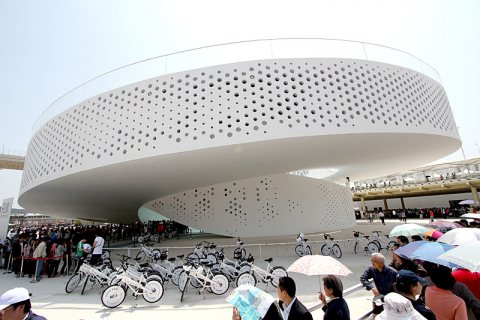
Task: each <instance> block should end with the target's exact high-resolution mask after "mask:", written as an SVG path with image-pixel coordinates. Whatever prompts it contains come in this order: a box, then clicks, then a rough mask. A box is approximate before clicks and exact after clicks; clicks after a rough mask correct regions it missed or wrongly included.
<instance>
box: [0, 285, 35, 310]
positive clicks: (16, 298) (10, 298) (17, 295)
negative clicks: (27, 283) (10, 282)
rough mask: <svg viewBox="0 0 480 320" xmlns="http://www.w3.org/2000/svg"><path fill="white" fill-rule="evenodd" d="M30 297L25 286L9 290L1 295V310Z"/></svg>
mask: <svg viewBox="0 0 480 320" xmlns="http://www.w3.org/2000/svg"><path fill="white" fill-rule="evenodd" d="M29 299H30V294H29V293H28V290H27V289H25V288H15V289H11V290H8V291H7V292H5V293H4V294H2V296H1V297H0V310H3V309H5V308H6V307H8V306H11V305H12V304H14V303H17V302H22V301H25V300H29Z"/></svg>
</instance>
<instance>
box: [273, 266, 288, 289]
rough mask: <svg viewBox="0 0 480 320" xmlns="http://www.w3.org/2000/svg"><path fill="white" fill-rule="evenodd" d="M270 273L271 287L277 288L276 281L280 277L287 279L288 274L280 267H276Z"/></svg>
mask: <svg viewBox="0 0 480 320" xmlns="http://www.w3.org/2000/svg"><path fill="white" fill-rule="evenodd" d="M270 273H271V274H272V276H273V277H272V280H270V283H271V284H272V286H274V287H275V288H276V287H277V286H278V280H279V279H280V278H281V277H288V273H287V271H286V270H285V268H284V267H280V266H277V267H273V268H272V270H271V271H270Z"/></svg>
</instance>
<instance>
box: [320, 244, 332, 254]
mask: <svg viewBox="0 0 480 320" xmlns="http://www.w3.org/2000/svg"><path fill="white" fill-rule="evenodd" d="M320 252H322V254H323V255H324V256H329V255H330V253H332V247H331V246H329V245H327V244H326V243H325V244H324V245H323V246H322V249H320Z"/></svg>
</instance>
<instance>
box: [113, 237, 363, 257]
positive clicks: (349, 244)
mask: <svg viewBox="0 0 480 320" xmlns="http://www.w3.org/2000/svg"><path fill="white" fill-rule="evenodd" d="M355 241H356V240H355V239H339V240H334V243H337V244H338V245H339V246H340V248H341V249H342V251H346V252H349V253H353V246H354V244H355ZM324 243H325V241H324V240H314V241H309V242H308V244H309V245H311V246H313V245H315V244H320V245H322V244H324ZM297 244H298V243H297V242H274V243H252V244H244V245H243V247H244V248H252V249H254V248H257V249H256V250H255V249H254V250H255V252H258V257H260V258H262V257H263V254H264V253H265V251H268V249H269V248H274V251H273V252H271V251H270V252H271V253H274V254H268V257H271V256H274V257H275V256H276V257H280V256H286V255H280V254H279V253H280V252H279V251H280V250H279V249H280V247H282V246H291V247H292V250H291V251H288V253H294V249H295V246H296V245H297ZM221 247H222V248H225V249H227V248H230V249H234V248H236V247H237V245H236V244H232V245H221ZM152 248H153V249H168V250H169V251H171V250H178V251H181V252H184V251H187V250H191V251H193V249H194V248H195V246H185V247H179V246H154V247H152ZM104 249H106V250H112V251H115V250H122V251H127V255H128V256H132V250H134V251H135V250H136V251H139V250H141V247H120V248H118V247H116V248H104ZM312 249H313V248H312ZM283 250H285V249H283ZM314 254H316V253H315V252H314ZM318 254H320V251H318Z"/></svg>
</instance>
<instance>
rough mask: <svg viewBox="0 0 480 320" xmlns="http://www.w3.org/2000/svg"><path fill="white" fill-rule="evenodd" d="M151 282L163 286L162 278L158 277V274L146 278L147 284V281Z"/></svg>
mask: <svg viewBox="0 0 480 320" xmlns="http://www.w3.org/2000/svg"><path fill="white" fill-rule="evenodd" d="M153 280H155V281H158V282H160V283H161V284H163V278H162V276H160V275H158V274H151V275H149V276H148V277H147V282H148V281H153Z"/></svg>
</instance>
